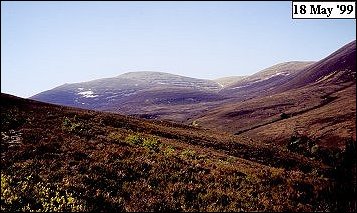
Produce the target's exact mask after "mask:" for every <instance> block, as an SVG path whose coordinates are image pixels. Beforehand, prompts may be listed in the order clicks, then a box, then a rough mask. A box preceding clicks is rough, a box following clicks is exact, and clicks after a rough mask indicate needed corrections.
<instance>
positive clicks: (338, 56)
mask: <svg viewBox="0 0 357 213" xmlns="http://www.w3.org/2000/svg"><path fill="white" fill-rule="evenodd" d="M355 49H356V47H355V41H354V42H351V43H350V44H348V45H346V46H344V47H342V48H341V49H339V50H337V51H336V52H335V53H333V54H331V55H330V56H328V57H327V58H325V59H323V60H321V61H319V62H316V63H314V64H312V65H309V66H308V67H306V68H305V69H302V70H300V71H297V72H295V73H293V74H291V79H290V80H289V81H288V82H287V83H285V84H281V85H277V86H274V87H270V86H269V89H268V91H267V90H262V92H261V95H255V97H253V98H250V99H248V100H245V101H239V100H240V99H239V98H238V99H233V100H232V101H231V102H227V103H225V104H222V105H221V106H219V107H217V108H216V109H213V110H212V111H211V112H208V113H207V114H205V115H203V116H201V117H200V118H199V117H196V118H194V120H196V122H198V123H200V124H201V125H202V126H207V127H210V128H218V129H222V130H224V131H229V132H232V133H235V134H242V133H243V134H245V135H250V136H252V137H258V138H260V139H261V140H263V141H269V143H270V142H271V141H274V143H276V144H280V145H283V146H286V145H287V144H288V143H289V140H290V137H291V135H292V134H303V135H305V136H307V137H309V138H310V139H311V140H314V143H317V144H319V145H323V146H325V147H339V148H343V147H344V143H343V142H342V141H344V140H346V139H348V138H352V139H353V140H356V126H355V122H356V92H355V91H356V66H355V64H356V61H355V60H356V59H355V58H356V51H355ZM289 76H290V75H289ZM259 88H260V89H262V87H257V88H255V89H259ZM269 90H270V91H271V92H269ZM240 91H241V93H242V94H245V93H244V92H245V91H244V89H241V90H240ZM279 91H280V92H279ZM238 94H239V93H238ZM234 100H237V101H236V102H234Z"/></svg>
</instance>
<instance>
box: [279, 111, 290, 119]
mask: <svg viewBox="0 0 357 213" xmlns="http://www.w3.org/2000/svg"><path fill="white" fill-rule="evenodd" d="M287 118H289V115H288V114H286V113H285V112H283V113H281V114H280V119H287Z"/></svg>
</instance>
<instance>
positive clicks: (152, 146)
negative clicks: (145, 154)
mask: <svg viewBox="0 0 357 213" xmlns="http://www.w3.org/2000/svg"><path fill="white" fill-rule="evenodd" d="M142 146H143V147H145V148H147V149H149V150H151V151H154V152H157V151H159V149H160V147H161V143H160V141H159V140H158V139H157V138H154V137H150V138H144V140H143V143H142Z"/></svg>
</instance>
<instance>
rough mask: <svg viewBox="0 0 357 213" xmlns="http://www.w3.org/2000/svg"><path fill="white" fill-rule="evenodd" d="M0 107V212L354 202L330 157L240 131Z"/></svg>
mask: <svg viewBox="0 0 357 213" xmlns="http://www.w3.org/2000/svg"><path fill="white" fill-rule="evenodd" d="M0 107H1V125H2V129H1V137H2V142H1V150H2V152H1V165H2V167H1V193H2V194H1V210H2V211H17V210H26V211H29V210H40V211H44V210H46V211H53V210H60V211H168V210H176V211H331V210H347V211H353V210H355V209H353V207H351V206H349V205H348V204H349V203H351V202H352V204H353V202H355V201H354V200H353V199H351V197H352V196H351V194H350V191H349V190H348V189H347V188H345V186H344V185H341V184H340V183H339V182H338V179H337V176H335V171H334V170H333V169H332V168H331V167H330V166H329V165H327V164H324V163H322V162H321V161H319V160H313V159H310V158H309V157H305V156H303V155H300V154H298V153H294V152H291V151H288V150H286V149H280V148H278V147H276V146H270V145H264V144H262V143H261V142H260V141H257V140H252V139H250V138H248V137H245V136H233V135H229V134H225V133H222V132H215V131H212V130H204V129H199V128H195V127H189V126H185V125H181V124H175V123H169V122H164V121H148V120H141V119H138V118H132V117H128V116H122V115H118V114H110V113H103V112H95V111H89V110H81V109H76V108H68V107H63V106H56V105H51V104H44V103H40V102H37V101H31V100H25V99H20V98H17V97H14V96H10V95H6V94H1V105H0ZM340 154H341V156H346V157H347V156H349V155H348V153H347V152H341V153H340ZM346 159H347V158H346ZM341 162H344V161H341ZM339 168H342V167H339ZM343 168H347V167H343ZM336 174H337V173H336ZM338 174H340V173H338ZM341 174H342V173H341ZM341 174H340V175H341ZM343 174H344V173H343ZM341 177H342V176H341ZM344 182H345V183H350V182H348V181H347V179H345V180H344ZM341 195H342V196H341Z"/></svg>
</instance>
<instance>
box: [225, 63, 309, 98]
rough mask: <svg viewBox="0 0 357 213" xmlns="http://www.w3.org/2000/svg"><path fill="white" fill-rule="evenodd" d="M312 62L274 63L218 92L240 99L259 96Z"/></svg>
mask: <svg viewBox="0 0 357 213" xmlns="http://www.w3.org/2000/svg"><path fill="white" fill-rule="evenodd" d="M313 63H314V62H302V61H291V62H285V63H280V64H276V65H274V66H272V67H269V68H266V69H264V70H262V71H260V72H258V73H255V74H253V75H251V76H247V77H245V78H243V79H241V80H240V81H237V82H235V83H233V84H230V85H229V86H227V87H225V88H223V89H222V90H221V91H220V93H222V94H224V95H225V96H230V97H237V98H240V99H248V98H251V97H255V96H260V95H263V94H265V93H269V92H272V90H273V89H274V88H276V87H279V86H280V85H282V84H284V83H287V82H290V81H291V80H292V78H293V76H294V74H296V73H298V72H299V71H301V70H303V69H305V68H306V67H309V66H310V65H312V64H313Z"/></svg>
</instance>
